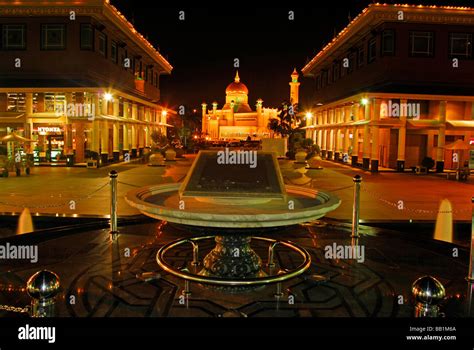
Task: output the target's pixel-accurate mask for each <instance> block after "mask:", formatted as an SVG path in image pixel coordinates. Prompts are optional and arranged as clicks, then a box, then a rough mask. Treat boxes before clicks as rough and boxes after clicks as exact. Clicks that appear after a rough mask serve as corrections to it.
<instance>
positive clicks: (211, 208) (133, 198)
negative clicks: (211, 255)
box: [125, 183, 341, 228]
mask: <svg viewBox="0 0 474 350" xmlns="http://www.w3.org/2000/svg"><path fill="white" fill-rule="evenodd" d="M180 186H181V184H179V183H171V184H161V185H155V186H147V187H143V188H139V189H136V190H132V191H130V192H128V193H127V195H126V197H125V199H126V201H127V203H128V204H129V205H131V206H133V207H135V208H137V209H138V210H139V211H140V212H141V213H143V214H144V215H147V216H149V217H152V218H155V219H159V220H166V221H169V222H174V223H178V224H182V225H192V226H201V227H220V228H258V227H280V226H290V225H295V224H300V223H303V222H308V221H312V220H316V219H319V218H321V217H323V216H324V215H325V214H326V213H328V212H330V211H333V210H334V209H336V208H337V207H338V206H339V205H340V204H341V201H340V200H339V198H338V197H337V196H335V195H333V194H330V193H328V192H322V191H319V190H314V189H309V188H302V187H298V186H290V185H286V186H285V189H286V194H287V196H286V200H285V201H282V200H280V199H273V200H270V201H268V202H267V203H264V204H259V203H253V204H252V203H249V204H248V205H247V206H240V205H237V206H236V205H225V204H221V205H216V204H215V203H207V202H203V201H200V200H198V199H194V198H184V199H183V198H181V197H180V195H179V188H180ZM291 208H293V209H291Z"/></svg>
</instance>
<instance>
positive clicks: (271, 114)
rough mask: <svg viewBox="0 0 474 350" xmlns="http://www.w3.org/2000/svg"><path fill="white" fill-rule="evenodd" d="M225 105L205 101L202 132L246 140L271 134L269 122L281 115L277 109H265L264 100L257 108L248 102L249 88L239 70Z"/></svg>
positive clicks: (210, 135) (221, 137) (228, 89)
mask: <svg viewBox="0 0 474 350" xmlns="http://www.w3.org/2000/svg"><path fill="white" fill-rule="evenodd" d="M225 93H226V97H225V104H224V106H223V107H222V109H218V103H217V102H213V103H212V109H209V110H208V108H207V104H206V103H205V102H204V103H203V104H202V133H203V134H205V135H207V137H209V138H210V139H213V140H217V139H220V140H232V139H236V140H237V139H239V140H245V139H246V138H247V137H249V136H250V137H253V138H257V139H261V138H267V137H270V135H271V134H270V130H269V129H268V121H269V120H270V119H271V118H275V117H276V116H277V109H276V108H264V107H263V100H262V99H258V100H257V104H256V111H253V110H252V108H251V107H250V105H249V103H248V94H249V90H248V88H247V86H246V85H245V84H244V83H242V82H241V81H240V77H239V73H238V72H237V73H236V75H235V78H234V81H233V82H232V83H230V84H229V85H228V86H227V88H226V90H225Z"/></svg>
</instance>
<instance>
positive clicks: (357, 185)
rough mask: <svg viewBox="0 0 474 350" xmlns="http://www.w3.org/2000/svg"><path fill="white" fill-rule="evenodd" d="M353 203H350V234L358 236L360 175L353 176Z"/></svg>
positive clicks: (354, 236)
mask: <svg viewBox="0 0 474 350" xmlns="http://www.w3.org/2000/svg"><path fill="white" fill-rule="evenodd" d="M352 181H354V203H353V204H352V235H351V237H353V238H359V212H360V183H361V182H362V177H361V176H360V175H356V176H354V178H353V179H352Z"/></svg>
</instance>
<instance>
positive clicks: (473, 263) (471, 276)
mask: <svg viewBox="0 0 474 350" xmlns="http://www.w3.org/2000/svg"><path fill="white" fill-rule="evenodd" d="M471 203H472V204H474V197H472V198H471ZM466 279H467V280H468V281H469V282H471V283H473V282H474V206H473V209H472V218H471V249H470V253H469V273H468V275H467V278H466Z"/></svg>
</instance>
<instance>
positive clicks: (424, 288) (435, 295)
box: [411, 276, 446, 305]
mask: <svg viewBox="0 0 474 350" xmlns="http://www.w3.org/2000/svg"><path fill="white" fill-rule="evenodd" d="M411 292H412V294H413V296H414V297H415V299H416V301H417V302H420V303H423V304H430V305H437V304H439V303H440V302H441V301H442V300H443V299H444V298H445V296H446V291H445V289H444V286H443V285H442V284H441V282H440V281H438V280H437V279H436V278H434V277H431V276H423V277H420V278H418V279H417V280H416V281H415V282H413V284H412V286H411Z"/></svg>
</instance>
